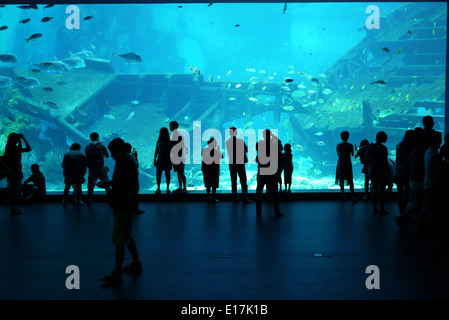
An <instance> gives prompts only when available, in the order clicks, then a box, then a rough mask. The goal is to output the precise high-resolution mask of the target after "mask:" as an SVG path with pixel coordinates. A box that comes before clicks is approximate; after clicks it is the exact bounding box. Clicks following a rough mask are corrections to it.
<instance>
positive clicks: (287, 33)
mask: <svg viewBox="0 0 449 320" xmlns="http://www.w3.org/2000/svg"><path fill="white" fill-rule="evenodd" d="M370 4H371V3H370ZM373 4H374V5H376V6H377V7H378V8H379V10H380V16H381V17H384V16H386V15H388V14H389V13H390V12H392V11H393V10H396V9H398V8H401V7H404V6H406V5H407V3H373ZM367 6H368V4H367V3H353V2H351V3H288V4H287V7H286V10H285V12H284V3H263V4H240V3H214V4H213V5H211V6H208V3H198V4H178V3H176V4H126V5H125V4H123V5H120V4H114V5H112V4H111V5H105V4H103V5H98V4H95V5H94V4H92V5H84V4H83V5H78V6H77V7H78V8H79V12H80V19H81V20H80V29H68V28H67V26H66V21H67V19H68V18H69V16H70V13H66V8H67V6H66V5H56V6H54V7H51V8H46V9H44V5H39V9H38V10H34V9H26V10H24V9H19V8H17V5H6V7H4V8H0V14H1V18H0V24H1V25H3V26H7V27H8V28H7V29H5V30H2V31H0V53H4V52H9V53H13V54H14V55H16V56H17V59H18V63H17V64H14V65H12V64H8V63H0V67H4V68H2V69H0V70H1V72H0V75H6V73H5V72H6V71H5V70H7V69H8V68H12V67H14V66H19V67H22V68H24V69H28V70H29V69H31V68H33V66H32V64H35V63H38V62H40V61H46V60H61V59H65V58H69V57H70V56H71V53H77V52H80V51H83V50H84V51H85V50H88V51H90V52H91V53H92V55H93V56H94V57H95V58H96V59H105V60H108V61H110V65H111V66H112V68H113V69H114V71H115V72H116V73H120V74H138V73H150V74H166V73H174V74H182V73H185V74H190V73H191V70H189V67H191V66H194V67H196V68H198V69H199V70H201V74H202V76H203V79H204V81H205V82H211V81H213V82H214V83H225V84H226V83H227V82H232V83H233V86H234V85H235V83H239V82H241V83H248V82H251V81H253V82H254V83H259V84H260V83H283V82H284V79H285V78H286V77H290V78H292V79H293V80H294V81H293V84H295V85H299V84H304V85H305V86H306V87H307V89H304V90H310V89H314V87H312V86H311V84H310V79H306V78H304V76H302V75H300V74H298V73H294V74H293V73H291V71H292V70H295V71H296V72H301V73H304V74H308V75H311V76H313V77H317V78H318V79H319V80H320V81H322V82H323V83H326V81H330V80H329V79H330V76H331V75H330V74H326V71H327V70H328V68H329V67H330V66H332V65H333V64H334V63H335V62H336V61H338V59H340V58H341V57H342V56H343V55H344V54H346V53H347V52H348V51H349V50H351V48H353V47H354V46H356V45H357V44H358V43H360V42H361V41H363V39H365V37H366V36H367V30H366V27H365V22H366V19H367V17H368V15H369V14H367V13H366V12H365V11H366V7H367ZM420 6H421V8H426V6H428V7H429V8H430V7H431V8H437V10H440V11H441V12H443V13H445V12H446V3H424V2H423V3H422V4H420ZM417 14H418V10H417ZM87 16H92V18H91V19H89V20H83V18H84V17H87ZM44 17H51V18H52V19H51V20H50V21H48V22H45V23H44V22H41V19H42V18H44ZM26 18H30V19H31V20H30V21H29V22H28V23H25V24H23V23H18V22H19V21H21V20H24V19H26ZM444 19H446V17H445V15H444ZM404 23H405V21H404ZM433 23H434V21H427V22H426V21H424V22H423V24H426V28H427V29H428V32H432V28H433V33H434V36H435V37H441V38H445V36H446V34H445V32H446V28H445V23H444V28H443V29H444V30H441V28H437V27H435V26H436V25H435V26H432V24H433ZM438 24H439V26H441V19H440V21H439V22H438ZM380 27H381V28H383V25H382V20H381V26H380ZM435 30H436V31H435ZM421 31H422V30H421ZM417 32H420V30H418V31H417ZM423 32H424V31H423ZM426 32H427V31H426ZM439 32H443V34H439ZM36 33H41V34H42V35H43V36H42V37H41V38H39V39H36V40H34V41H29V42H28V43H27V42H26V41H25V39H26V38H29V37H30V36H31V35H32V34H36ZM404 36H406V35H404ZM444 48H445V45H444ZM396 50H397V49H392V51H394V52H393V53H392V54H395V51H396ZM444 50H445V49H444ZM129 52H133V53H136V54H138V55H139V56H140V57H141V59H142V62H141V63H136V64H128V63H126V62H125V61H124V60H123V59H121V58H119V57H117V56H112V53H114V54H116V55H117V54H126V53H129ZM401 54H402V55H406V54H409V55H410V56H413V48H410V49H409V51H408V53H407V49H403V50H402V52H401ZM444 55H445V52H444ZM372 58H373V55H372V54H370V55H369V57H368V58H367V63H368V62H370V61H372ZM435 63H436V64H445V57H444V59H439V60H438V61H437V62H435ZM2 72H3V73H2ZM29 75H30V76H33V74H32V73H30V74H29ZM318 75H323V77H319V76H318ZM373 76H376V75H375V74H373ZM415 76H416V77H414V79H416V78H418V79H419V77H420V76H421V75H420V74H416V75H415ZM404 81H405V80H404ZM431 84H432V83H431ZM90 85H91V84H89V83H86V84H85V86H86V88H88V87H89V86H90ZM360 86H361V84H360ZM367 86H369V84H367ZM443 86H444V84H443ZM329 88H331V87H329ZM295 89H296V88H295ZM322 89H324V87H320V88H319V90H322ZM332 89H334V88H333V87H332ZM0 90H2V91H1V92H0V99H1V101H2V107H1V108H2V111H0V113H1V112H3V114H4V116H6V115H9V114H10V113H7V112H6V111H5V110H6V109H8V108H9V109H8V110H10V112H12V115H13V118H14V119H15V120H16V121H15V122H16V123H15V124H14V123H13V122H10V121H7V120H4V121H2V123H1V127H0V128H1V133H2V137H1V140H0V147H1V149H3V148H4V143H5V137H6V136H7V134H8V133H9V132H11V131H23V132H24V133H25V134H26V135H27V137H28V140H29V142H30V144H31V146H32V147H33V152H32V154H28V155H24V158H23V167H24V175H25V177H27V176H28V175H29V174H30V170H29V167H30V165H31V164H32V163H33V162H39V163H42V164H43V165H42V166H43V167H46V168H51V166H50V165H49V164H48V163H47V165H45V163H46V162H50V161H55V159H56V161H57V159H59V158H58V157H60V156H61V154H63V153H64V152H65V151H66V150H68V145H67V143H66V141H73V139H75V138H74V137H69V136H67V134H66V133H65V132H62V131H61V132H59V133H58V129H57V130H53V131H49V132H48V133H47V135H46V136H45V135H42V133H43V131H45V129H46V127H48V125H49V124H48V123H47V122H42V121H41V119H38V118H33V114H32V113H29V114H27V115H26V117H28V121H27V122H24V121H23V120H21V119H22V118H21V115H20V112H18V111H16V110H14V109H12V110H11V108H13V107H11V106H9V105H7V102H8V101H9V100H10V99H11V97H13V96H14V94H15V91H14V89H12V88H10V89H0ZM382 94H387V93H385V92H384V91H383V93H382ZM388 94H391V93H388ZM120 95H122V96H123V99H122V100H123V101H120V102H118V104H117V105H118V106H119V107H120V106H122V107H121V108H122V109H121V113H118V111H115V110H109V111H108V112H109V113H111V114H116V116H117V117H116V118H117V119H116V120H115V121H111V122H107V119H106V118H104V117H103V115H106V112H103V111H102V113H101V115H96V114H95V113H90V114H88V115H86V116H87V117H98V119H97V118H95V119H90V123H93V124H92V125H90V126H89V127H88V128H86V130H89V131H94V130H96V131H99V132H100V131H101V134H100V135H101V137H102V140H103V142H105V143H108V142H109V141H108V138H107V136H108V135H109V134H111V132H121V133H122V135H123V137H124V139H125V140H127V141H130V142H131V143H132V144H133V145H134V146H135V147H136V148H137V149H138V150H139V154H141V155H142V156H141V161H142V164H141V170H143V171H144V172H143V173H142V174H143V178H142V181H144V182H143V185H142V190H143V192H152V191H153V190H154V188H155V184H154V175H155V170H154V167H152V156H153V152H154V143H155V140H156V138H157V133H158V131H159V128H160V127H161V126H168V123H167V122H164V121H166V119H167V118H170V117H171V116H172V115H173V114H176V112H177V110H173V111H172V112H167V114H165V113H164V112H162V111H158V112H155V111H152V112H151V113H148V114H147V113H144V112H143V111H139V110H142V109H138V108H139V107H141V106H143V105H145V103H147V101H137V102H138V104H136V105H131V104H130V103H131V101H132V100H134V101H135V100H136V98H135V97H129V96H128V95H127V92H126V90H124V91H123V92H115V98H117V97H120ZM290 96H291V92H284V93H283V98H284V99H285V98H288V97H290ZM404 96H405V93H404V95H403V96H402V98H404ZM423 96H424V95H423ZM320 97H321V98H322V101H319V102H317V101H318V100H317V99H315V101H314V98H313V95H312V96H311V97H310V98H309V102H313V101H314V104H312V105H309V106H306V107H304V108H303V109H304V110H305V109H307V110H309V111H310V110H312V113H313V112H315V113H316V114H319V115H321V116H323V117H325V118H326V119H328V118H329V120H328V122H329V124H332V121H334V120H333V119H334V116H329V115H327V114H326V108H329V107H330V108H332V107H331V106H332V101H334V100H333V98H332V95H321V96H320ZM354 97H356V94H355V93H353V92H350V91H348V98H354ZM398 97H399V96H398V95H397V94H396V95H395V96H394V97H393V98H394V99H396V100H397V99H398ZM258 98H260V99H262V100H264V101H263V102H266V103H272V102H273V100H274V98H272V97H271V96H270V95H269V94H267V95H266V96H265V95H261V96H259V97H258ZM402 98H401V99H402ZM66 99H67V101H70V96H67V97H66ZM327 99H331V100H327ZM354 99H355V98H354ZM116 100H120V99H116ZM323 100H324V101H323ZM340 100H341V99H340ZM329 101H330V102H329ZM338 101H339V100H337V106H338V108H341V110H342V111H341V112H342V113H344V114H345V117H346V118H349V119H351V117H353V118H354V120H355V118H356V117H358V116H356V115H355V113H354V112H353V111H351V110H354V108H356V106H355V105H356V103H355V102H350V101H348V102H344V103H342V104H341V105H340V104H339V103H338ZM357 101H360V100H357ZM391 101H393V99H392V100H391ZM229 103H230V101H229ZM247 103H252V102H251V101H247ZM301 104H303V103H301ZM334 104H335V102H334ZM148 106H149V107H148V108H150V104H148ZM251 106H252V107H251V108H254V110H253V111H254V112H253V113H254V115H253V116H252V118H251V122H253V124H252V126H251V128H253V129H264V128H267V127H268V128H273V129H278V133H279V138H280V139H281V141H282V142H283V143H287V142H288V143H291V144H292V145H296V149H295V148H294V149H293V153H294V162H295V171H294V176H295V179H294V183H293V188H294V189H296V190H298V191H299V190H302V189H329V188H334V187H336V186H335V185H334V184H333V181H334V178H335V177H334V175H335V165H336V160H337V158H336V153H335V146H336V143H338V142H339V141H338V140H339V139H338V136H339V133H340V131H341V130H340V129H336V131H334V132H333V131H332V130H333V129H332V128H331V129H329V130H325V129H323V128H318V129H314V127H313V124H311V125H312V128H311V130H310V132H309V131H307V133H306V131H304V135H308V136H307V139H304V140H303V141H293V139H295V138H296V139H297V138H298V137H296V136H294V135H293V134H292V132H293V131H292V129H291V124H290V127H289V117H290V112H289V111H287V110H285V109H283V110H282V112H281V113H280V117H279V119H278V120H279V121H275V120H274V119H275V115H274V112H273V111H265V112H263V113H258V109H257V108H260V107H261V106H262V104H259V103H257V104H256V103H254V104H252V105H251ZM324 106H326V107H324ZM134 107H135V108H136V109H133V108H134ZM153 107H154V106H153V105H151V108H153ZM181 107H182V106H179V108H181ZM301 108H302V107H301V106H300V105H295V110H296V111H297V110H301ZM132 110H136V115H135V116H134V117H135V118H134V119H131V120H129V121H128V122H126V121H123V120H119V118H118V117H119V116H121V117H122V118H123V117H125V118H126V116H127V115H128V114H130V112H131V111H132ZM237 111H238V112H240V115H239V116H236V112H237ZM237 111H232V112H231V111H229V113H228V111H227V114H226V115H225V117H224V120H223V122H222V124H221V127H220V128H217V129H219V130H222V131H223V132H224V130H225V129H227V128H229V126H231V125H235V126H237V127H239V128H244V127H245V125H246V124H247V121H246V120H245V115H244V114H243V112H241V110H239V109H237ZM243 111H244V110H243ZM373 111H375V110H373ZM114 112H117V113H114ZM426 112H428V110H427V109H426V108H423V107H419V108H417V111H416V112H415V113H416V114H418V115H424V114H427V113H426ZM169 113H170V114H171V115H170V114H169ZM150 114H151V115H152V116H154V119H157V122H156V123H152V127H151V128H150V129H149V128H147V127H145V123H146V120H145V119H146V118H139V117H149V116H150ZM231 114H232V116H231ZM301 114H302V113H300V117H303V116H302V115H301ZM435 114H440V115H441V114H444V111H443V112H442V111H441V110H437V111H436V112H435ZM305 115H307V113H304V117H305ZM105 119H106V120H105ZM170 120H178V121H180V120H181V121H182V120H184V119H170ZM193 120H195V119H191V118H188V121H193ZM133 121H135V122H133ZM18 122H20V124H18ZM306 125H307V124H306ZM133 126H134V127H133ZM136 126H137V127H136ZM139 126H142V127H139ZM359 126H360V124H358V125H354V128H357V127H359ZM132 127H133V128H132ZM205 129H206V128H203V130H205ZM348 129H349V131H350V132H351V128H348ZM437 129H441V128H437ZM132 130H135V131H132ZM131 132H132V135H131ZM86 133H87V134H89V133H90V132H86ZM127 133H128V136H127ZM399 136H400V135H399ZM155 137H156V138H155ZM397 137H398V136H396V138H395V139H392V140H390V141H388V144H387V147H388V148H389V150H390V151H392V152H391V157H392V158H393V159H394V152H393V151H394V148H395V145H396V144H397V143H398V142H399V140H398V138H397ZM225 138H226V137H224V139H225ZM361 138H364V137H363V136H361V135H358V134H355V135H353V136H351V138H350V142H351V143H355V144H357V145H358V144H359V142H360V140H361ZM368 138H369V139H370V140H373V138H374V137H368ZM67 139H69V140H67ZM49 141H50V142H51V143H49ZM203 147H204V144H203ZM250 147H252V146H250ZM301 148H303V150H301ZM83 149H84V146H83ZM108 164H109V166H110V167H111V168H112V167H113V162H112V161H110V160H108ZM353 165H354V172H355V175H354V179H355V180H356V188H360V187H361V186H362V180H363V177H362V175H361V173H360V172H361V166H360V163H359V161H358V160H357V159H353ZM56 167H57V166H56ZM226 167H227V166H226V165H225V164H223V165H222V176H223V178H222V179H221V183H222V184H221V189H222V190H229V179H228V172H227V168H226ZM186 169H187V170H188V171H189V174H190V175H191V176H192V178H191V181H190V182H189V181H187V184H191V185H192V187H191V189H192V190H193V189H195V190H202V185H201V184H202V183H201V181H202V180H201V179H202V176H201V175H198V174H197V172H198V170H199V167H198V166H195V165H191V166H190V167H187V168H186ZM49 170H50V169H48V171H49ZM51 170H53V172H44V174H46V175H47V177H48V178H47V180H48V181H47V186H48V188H49V190H54V191H60V190H62V181H63V177H62V173H61V170H59V168H57V169H56V168H54V166H53V169H51ZM255 170H256V168H255V166H254V165H252V166H250V167H249V171H248V179H251V178H253V176H254V174H255ZM173 176H174V175H173ZM193 177H196V178H195V179H193ZM192 180H194V181H193V182H192ZM164 181H165V180H164V179H163V183H164ZM84 187H85V186H84ZM176 187H177V181H176V179H172V189H174V188H176Z"/></svg>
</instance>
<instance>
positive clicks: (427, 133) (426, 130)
mask: <svg viewBox="0 0 449 320" xmlns="http://www.w3.org/2000/svg"><path fill="white" fill-rule="evenodd" d="M422 124H423V142H424V148H425V149H426V150H427V148H429V147H430V143H431V140H432V135H433V133H434V132H435V130H434V129H433V126H434V125H435V122H434V121H433V117H432V116H424V117H423V118H422Z"/></svg>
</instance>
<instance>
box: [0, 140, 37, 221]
mask: <svg viewBox="0 0 449 320" xmlns="http://www.w3.org/2000/svg"><path fill="white" fill-rule="evenodd" d="M22 141H23V142H24V143H25V148H24V147H22ZM30 151H31V147H30V145H29V143H28V141H27V140H26V139H25V137H24V136H23V134H21V133H15V132H12V133H10V134H9V135H8V140H7V142H6V146H5V153H4V155H3V156H4V157H3V161H4V162H5V163H6V165H7V166H8V168H9V169H10V171H11V173H10V175H9V176H8V177H7V183H8V190H9V194H10V201H11V215H12V216H15V215H19V214H22V210H20V209H18V208H17V201H18V197H19V192H20V187H21V185H22V179H23V171H22V153H24V152H30Z"/></svg>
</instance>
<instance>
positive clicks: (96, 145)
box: [84, 132, 111, 206]
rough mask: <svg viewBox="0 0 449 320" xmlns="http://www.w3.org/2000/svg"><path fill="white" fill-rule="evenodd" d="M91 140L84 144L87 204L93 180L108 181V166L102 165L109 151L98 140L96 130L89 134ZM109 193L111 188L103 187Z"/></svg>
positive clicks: (92, 188)
mask: <svg viewBox="0 0 449 320" xmlns="http://www.w3.org/2000/svg"><path fill="white" fill-rule="evenodd" d="M90 140H91V142H90V143H89V144H88V145H87V146H86V149H85V151H84V152H85V154H86V158H87V162H86V166H87V167H88V168H89V175H88V178H87V203H86V204H87V205H88V206H90V204H91V201H92V195H93V193H94V187H95V182H97V180H98V179H100V181H108V180H109V177H108V172H109V168H108V167H106V166H105V165H104V158H109V152H108V149H107V148H106V146H105V145H104V144H103V143H102V142H100V135H99V134H98V133H96V132H92V133H91V134H90ZM105 191H106V193H107V194H108V195H109V193H110V192H111V188H110V187H107V188H106V189H105Z"/></svg>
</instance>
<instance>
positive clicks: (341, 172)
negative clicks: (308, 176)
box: [335, 131, 357, 202]
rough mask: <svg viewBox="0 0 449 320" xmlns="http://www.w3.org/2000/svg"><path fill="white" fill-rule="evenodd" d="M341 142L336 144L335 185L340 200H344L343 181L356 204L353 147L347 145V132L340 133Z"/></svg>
mask: <svg viewBox="0 0 449 320" xmlns="http://www.w3.org/2000/svg"><path fill="white" fill-rule="evenodd" d="M340 137H341V140H342V142H340V143H339V144H337V156H338V161H337V171H336V174H335V183H336V184H339V185H340V190H341V198H342V199H343V200H344V199H345V181H346V184H347V185H348V186H349V190H350V192H351V199H352V201H353V202H357V199H356V197H355V194H354V178H353V174H352V161H351V157H352V156H354V146H353V145H352V144H350V143H348V139H349V132H348V131H342V132H341V133H340Z"/></svg>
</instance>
